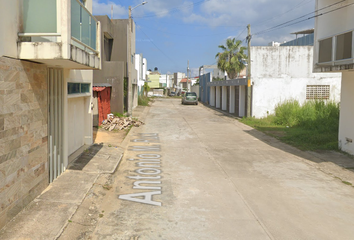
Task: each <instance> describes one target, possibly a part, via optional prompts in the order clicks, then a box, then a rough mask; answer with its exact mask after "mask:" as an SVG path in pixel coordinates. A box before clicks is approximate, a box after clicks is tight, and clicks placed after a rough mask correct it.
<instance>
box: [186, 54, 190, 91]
mask: <svg viewBox="0 0 354 240" xmlns="http://www.w3.org/2000/svg"><path fill="white" fill-rule="evenodd" d="M189 72H190V71H189V60H188V67H187V92H188V91H189V89H188V84H189Z"/></svg>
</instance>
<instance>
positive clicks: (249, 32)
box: [246, 24, 252, 117]
mask: <svg viewBox="0 0 354 240" xmlns="http://www.w3.org/2000/svg"><path fill="white" fill-rule="evenodd" d="M247 28H248V35H247V42H248V59H247V60H248V64H247V65H248V66H247V67H248V71H247V72H248V74H247V75H248V76H247V79H248V81H247V115H246V116H247V117H251V99H252V96H251V95H252V92H251V38H252V35H251V25H250V24H248V26H247Z"/></svg>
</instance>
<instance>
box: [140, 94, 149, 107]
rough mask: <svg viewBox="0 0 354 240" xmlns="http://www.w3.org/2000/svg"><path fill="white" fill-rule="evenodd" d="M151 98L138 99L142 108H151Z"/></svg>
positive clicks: (142, 97) (141, 97)
mask: <svg viewBox="0 0 354 240" xmlns="http://www.w3.org/2000/svg"><path fill="white" fill-rule="evenodd" d="M149 102H150V98H149V97H146V96H139V97H138V104H139V105H141V106H149Z"/></svg>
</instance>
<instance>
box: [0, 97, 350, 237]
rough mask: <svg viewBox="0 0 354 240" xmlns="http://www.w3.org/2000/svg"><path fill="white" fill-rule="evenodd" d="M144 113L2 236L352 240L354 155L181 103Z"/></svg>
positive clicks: (167, 102) (168, 102)
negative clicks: (308, 145) (292, 142)
mask: <svg viewBox="0 0 354 240" xmlns="http://www.w3.org/2000/svg"><path fill="white" fill-rule="evenodd" d="M142 109H143V108H139V109H137V111H136V113H137V115H140V117H141V118H143V120H144V121H145V122H146V125H144V126H142V127H140V128H133V129H132V130H131V132H130V133H129V135H128V136H127V138H126V139H125V140H124V142H123V143H122V144H117V148H116V145H114V143H113V144H111V145H112V147H108V146H107V145H97V146H95V147H93V148H92V149H91V150H90V151H88V152H86V153H85V154H84V155H83V156H82V158H81V159H80V161H78V162H77V164H75V165H73V166H72V169H69V170H67V171H66V172H65V173H64V174H63V175H62V176H61V177H60V178H58V179H57V180H56V181H55V182H54V183H53V184H51V186H50V187H49V188H48V189H47V190H46V191H45V192H44V193H42V195H41V196H39V197H38V198H37V199H36V200H35V201H34V202H32V203H31V204H30V205H29V207H28V208H26V209H25V210H24V211H22V212H21V213H20V214H19V215H18V216H17V217H16V218H15V219H14V220H13V221H12V222H11V223H10V224H8V225H7V226H6V227H5V228H4V229H3V230H2V231H1V232H0V239H60V240H65V239H100V240H101V239H353V237H354V229H353V228H352V222H353V220H354V207H353V205H352V203H353V200H354V188H353V187H352V186H351V185H347V184H344V183H354V177H353V176H354V174H353V173H352V171H351V169H352V168H353V167H354V163H353V160H352V159H350V158H348V157H346V156H345V155H342V154H339V153H334V152H327V153H324V154H323V153H308V152H302V151H300V150H297V149H295V148H293V147H290V146H288V145H286V144H283V143H281V142H279V141H278V140H276V139H274V138H271V137H269V136H266V135H264V134H262V133H260V132H258V131H256V130H253V129H252V128H250V127H248V126H245V125H243V124H241V123H239V122H238V121H235V120H234V119H232V118H229V117H226V116H224V115H223V114H222V113H219V112H215V111H214V110H211V109H209V108H206V107H205V106H202V105H199V106H184V105H181V104H180V100H178V99H157V100H156V102H155V103H154V105H153V107H151V108H146V109H145V111H144V112H143V111H141V110H142ZM113 140H114V139H112V140H110V141H113ZM123 151H124V156H123V158H122V161H121V162H120V165H119V167H118V168H117V169H116V170H115V167H116V164H117V163H118V162H119V161H120V157H121V156H122V153H123ZM344 168H348V169H344ZM142 181H144V182H142ZM73 183H74V184H73ZM141 202H143V203H141Z"/></svg>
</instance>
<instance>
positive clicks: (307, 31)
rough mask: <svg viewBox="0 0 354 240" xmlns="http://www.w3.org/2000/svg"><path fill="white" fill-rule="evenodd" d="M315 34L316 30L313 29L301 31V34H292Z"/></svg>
mask: <svg viewBox="0 0 354 240" xmlns="http://www.w3.org/2000/svg"><path fill="white" fill-rule="evenodd" d="M314 32H315V29H314V28H311V29H307V30H303V31H299V32H293V33H291V34H311V33H314Z"/></svg>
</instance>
